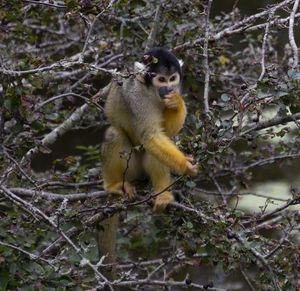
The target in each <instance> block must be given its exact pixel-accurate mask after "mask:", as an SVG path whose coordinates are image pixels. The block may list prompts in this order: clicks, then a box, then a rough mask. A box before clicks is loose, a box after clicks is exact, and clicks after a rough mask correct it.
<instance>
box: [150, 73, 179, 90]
mask: <svg viewBox="0 0 300 291" xmlns="http://www.w3.org/2000/svg"><path fill="white" fill-rule="evenodd" d="M152 84H153V86H154V87H156V88H157V89H159V88H161V87H168V88H170V89H173V90H174V91H176V89H177V88H180V75H179V73H177V72H175V73H174V74H172V75H164V74H157V75H156V76H155V77H153V79H152Z"/></svg>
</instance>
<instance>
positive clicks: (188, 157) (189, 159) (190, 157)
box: [186, 156, 195, 164]
mask: <svg viewBox="0 0 300 291" xmlns="http://www.w3.org/2000/svg"><path fill="white" fill-rule="evenodd" d="M186 159H187V160H188V161H189V162H190V163H192V164H193V163H194V162H195V160H194V158H193V157H192V156H186Z"/></svg>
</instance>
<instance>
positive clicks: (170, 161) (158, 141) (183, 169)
mask: <svg viewBox="0 0 300 291" xmlns="http://www.w3.org/2000/svg"><path fill="white" fill-rule="evenodd" d="M142 144H143V146H144V148H145V150H146V151H148V152H149V153H150V154H152V155H153V156H155V157H156V158H157V159H158V160H160V161H161V162H162V163H164V164H165V165H166V166H168V167H170V168H171V169H173V170H174V171H176V172H177V173H178V174H187V175H191V176H195V175H196V174H197V165H193V164H192V163H191V161H190V159H189V158H187V157H185V155H184V154H183V153H182V152H181V151H180V150H179V149H178V148H177V147H176V146H175V144H174V143H173V142H172V141H171V140H170V139H169V138H168V137H167V136H166V135H165V134H163V133H157V134H155V135H152V136H150V137H148V138H144V139H142Z"/></svg>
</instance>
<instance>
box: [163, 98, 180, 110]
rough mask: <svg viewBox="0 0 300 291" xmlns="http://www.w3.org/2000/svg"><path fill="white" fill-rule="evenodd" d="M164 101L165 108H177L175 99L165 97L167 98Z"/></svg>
mask: <svg viewBox="0 0 300 291" xmlns="http://www.w3.org/2000/svg"><path fill="white" fill-rule="evenodd" d="M164 103H165V106H166V107H167V108H170V109H177V108H178V102H177V100H176V99H170V98H167V99H164Z"/></svg>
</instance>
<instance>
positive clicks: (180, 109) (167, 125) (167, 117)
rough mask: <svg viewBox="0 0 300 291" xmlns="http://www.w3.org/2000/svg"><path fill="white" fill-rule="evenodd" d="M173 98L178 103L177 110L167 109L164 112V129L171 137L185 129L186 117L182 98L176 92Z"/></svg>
mask: <svg viewBox="0 0 300 291" xmlns="http://www.w3.org/2000/svg"><path fill="white" fill-rule="evenodd" d="M173 94H174V95H173V98H175V99H176V100H175V101H176V103H177V108H175V109H174V108H165V110H164V113H163V114H164V129H165V131H166V133H167V134H168V135H169V136H174V135H176V134H177V133H178V132H179V130H180V129H181V128H182V127H183V124H184V121H185V117H186V107H185V103H184V101H183V99H182V97H181V96H180V95H179V94H178V93H176V92H174V93H173Z"/></svg>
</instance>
